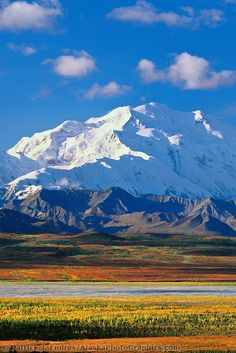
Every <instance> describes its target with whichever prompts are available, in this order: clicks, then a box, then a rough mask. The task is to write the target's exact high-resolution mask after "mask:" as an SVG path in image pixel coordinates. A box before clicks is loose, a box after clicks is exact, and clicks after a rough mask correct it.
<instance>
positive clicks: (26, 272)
mask: <svg viewBox="0 0 236 353" xmlns="http://www.w3.org/2000/svg"><path fill="white" fill-rule="evenodd" d="M0 280H20V281H22V280H23V281H60V282H61V281H65V282H66V281H98V282H99V281H108V282H110V281H115V282H117V281H118V282H120V281H125V282H133V281H136V282H139V281H143V282H156V281H174V282H175V281H235V280H236V238H230V237H219V236H216V237H213V236H211V237H209V236H208V237H203V236H193V235H191V236H186V235H165V234H136V235H122V234H121V235H117V236H111V235H105V234H79V235H74V236H71V235H50V234H40V235H15V234H8V235H6V234H0Z"/></svg>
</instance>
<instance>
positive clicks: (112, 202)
mask: <svg viewBox="0 0 236 353" xmlns="http://www.w3.org/2000/svg"><path fill="white" fill-rule="evenodd" d="M2 204H3V203H2ZM0 231H1V232H6V233H7V232H12V233H14V232H15V233H24V232H28V233H40V232H49V233H72V234H75V233H80V232H85V231H97V232H103V233H109V234H118V233H121V232H127V233H138V232H151V233H160V232H161V233H164V232H166V233H174V232H175V233H182V234H185V233H186V234H192V233H194V234H212V235H218V234H219V235H227V236H235V235H236V201H235V200H220V199H214V198H206V199H199V200H197V199H195V200H194V199H189V198H181V197H174V196H158V195H151V194H148V195H140V196H133V195H131V194H130V193H128V192H127V191H125V190H123V189H121V188H118V187H114V188H109V189H107V190H99V191H91V190H73V189H69V188H68V189H63V190H56V189H39V190H37V191H36V192H32V193H29V194H28V195H27V196H25V197H24V198H22V197H19V196H17V195H15V196H13V197H12V198H10V199H9V200H7V199H6V200H5V204H4V205H3V206H2V208H1V210H0Z"/></svg>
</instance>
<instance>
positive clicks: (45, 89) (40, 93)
mask: <svg viewBox="0 0 236 353" xmlns="http://www.w3.org/2000/svg"><path fill="white" fill-rule="evenodd" d="M51 94H52V90H51V88H50V87H49V86H42V87H40V88H39V90H37V91H36V92H34V94H33V95H32V96H31V97H30V99H32V100H38V99H40V98H46V97H48V96H50V95H51Z"/></svg>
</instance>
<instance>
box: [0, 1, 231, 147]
mask: <svg viewBox="0 0 236 353" xmlns="http://www.w3.org/2000/svg"><path fill="white" fill-rule="evenodd" d="M0 3H1V5H0V35H1V44H0V50H1V53H0V54H1V55H0V116H1V118H0V138H1V147H0V149H2V150H3V149H6V148H8V147H10V146H12V145H13V144H15V143H16V142H17V141H18V139H19V138H21V137H22V136H28V135H31V134H32V133H33V132H35V131H42V130H45V129H49V128H52V127H54V126H56V125H58V124H59V123H61V122H63V121H64V120H68V119H74V120H84V119H86V118H88V117H90V116H95V115H100V114H104V113H106V112H107V111H109V110H111V109H112V108H115V107H117V106H120V105H128V104H130V105H134V106H136V105H139V104H143V103H145V102H149V101H156V102H161V103H164V104H167V105H169V106H170V107H173V108H176V109H180V110H186V111H188V110H196V109H202V110H203V111H204V112H206V113H209V114H213V115H215V116H217V117H218V116H219V117H223V118H224V119H226V120H228V121H229V122H230V123H233V124H236V119H235V116H236V94H235V93H236V45H235V37H236V26H235V24H236V1H234V0H218V1H207V0H204V1H203V0H195V1H191V7H190V6H189V4H188V5H187V6H186V1H181V0H172V1H168V2H167V1H166V0H165V1H164V0H163V1H161V0H160V1H154V0H150V1H143V0H141V1H134V0H132V1H131V0H125V1H122V0H119V1H118V0H61V1H59V0H42V1H40V0H35V1H34V2H32V1H5V0H4V1H1V2H0ZM188 3H189V2H188Z"/></svg>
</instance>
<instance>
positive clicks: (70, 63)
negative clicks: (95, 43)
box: [44, 51, 96, 78]
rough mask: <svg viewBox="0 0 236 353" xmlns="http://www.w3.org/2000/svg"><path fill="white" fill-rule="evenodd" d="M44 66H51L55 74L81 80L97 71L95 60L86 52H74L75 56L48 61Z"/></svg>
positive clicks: (64, 56)
mask: <svg viewBox="0 0 236 353" xmlns="http://www.w3.org/2000/svg"><path fill="white" fill-rule="evenodd" d="M44 64H50V65H51V66H52V70H53V72H55V73H56V74H57V75H59V76H64V77H68V78H80V77H83V76H87V75H88V74H90V73H91V72H94V71H95V70H96V62H95V59H94V58H93V57H92V56H90V55H89V54H88V53H87V52H86V51H80V52H73V55H62V56H59V57H57V58H56V59H47V60H45V61H44Z"/></svg>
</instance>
